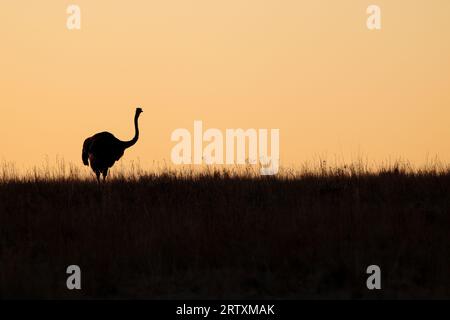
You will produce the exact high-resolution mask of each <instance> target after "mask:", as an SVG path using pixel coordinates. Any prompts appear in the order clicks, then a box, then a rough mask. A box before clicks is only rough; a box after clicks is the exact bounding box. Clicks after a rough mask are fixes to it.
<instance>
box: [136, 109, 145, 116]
mask: <svg viewBox="0 0 450 320" xmlns="http://www.w3.org/2000/svg"><path fill="white" fill-rule="evenodd" d="M142 112H144V110H142V109H141V108H136V116H139V115H140V114H141V113H142Z"/></svg>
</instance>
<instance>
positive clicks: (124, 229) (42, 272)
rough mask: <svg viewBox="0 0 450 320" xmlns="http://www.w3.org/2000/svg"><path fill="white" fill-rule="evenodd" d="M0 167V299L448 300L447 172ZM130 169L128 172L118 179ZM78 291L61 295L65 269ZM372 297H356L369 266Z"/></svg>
mask: <svg viewBox="0 0 450 320" xmlns="http://www.w3.org/2000/svg"><path fill="white" fill-rule="evenodd" d="M2 168H3V169H0V239H1V242H0V298H3V299H5V298H43V299H47V298H64V299H66V298H94V299H95V298H119V299H123V298H126V299H128V298H152V299H165V298H194V299H195V298H287V299H295V298H312V299H316V298H318V299H324V298H325V299H327V298H342V299H347V298H356V299H373V298H374V299H386V298H447V299H448V298H450V271H449V270H450V232H449V227H450V170H449V168H448V167H445V166H437V165H435V166H432V167H426V168H422V169H413V168H411V166H408V165H402V164H398V163H394V164H393V165H386V166H384V167H381V168H377V169H369V168H368V167H367V166H366V165H363V164H361V163H358V164H354V165H349V166H340V167H334V168H330V167H329V166H328V165H327V164H326V163H323V162H321V163H320V164H319V166H317V167H316V168H313V169H308V168H307V167H304V168H301V169H300V170H297V171H294V170H287V169H283V170H282V172H281V174H280V175H278V176H275V177H261V176H258V175H257V174H256V173H255V172H256V171H255V170H253V169H248V168H244V169H242V170H238V169H236V170H223V169H221V168H210V169H209V170H205V171H200V172H193V171H191V170H190V168H186V169H185V170H181V171H171V170H168V169H161V170H156V171H154V172H144V171H143V170H141V169H139V167H138V166H137V165H136V166H135V167H134V168H132V167H130V168H131V169H127V168H125V169H126V170H123V169H124V168H122V170H121V169H120V168H119V170H118V171H119V172H118V173H117V172H116V173H115V174H114V175H113V176H112V179H111V180H110V181H108V182H107V183H105V184H102V185H98V184H97V183H96V182H95V181H94V180H93V178H92V176H90V175H89V174H87V171H86V172H84V171H80V169H77V167H75V166H70V165H69V166H66V165H64V164H63V163H61V164H60V165H59V166H58V165H57V166H55V167H49V166H47V167H46V166H43V167H41V168H37V169H34V170H31V171H28V172H26V173H25V174H23V175H19V174H18V173H17V170H16V169H15V168H14V166H13V165H10V164H7V163H4V164H3V166H2ZM127 170H128V171H127ZM71 264H76V265H79V266H80V267H81V270H82V290H81V291H69V290H67V289H66V279H67V276H68V275H66V273H65V271H66V268H67V266H69V265H71ZM372 264H376V265H379V266H380V267H381V271H382V290H379V291H369V290H367V288H366V279H367V276H368V275H367V274H366V273H365V271H366V268H367V266H369V265H372Z"/></svg>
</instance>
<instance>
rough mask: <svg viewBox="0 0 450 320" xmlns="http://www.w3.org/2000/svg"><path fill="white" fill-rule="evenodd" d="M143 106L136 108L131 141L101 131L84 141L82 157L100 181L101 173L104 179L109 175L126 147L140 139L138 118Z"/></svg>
mask: <svg viewBox="0 0 450 320" xmlns="http://www.w3.org/2000/svg"><path fill="white" fill-rule="evenodd" d="M142 112H143V111H142V109H141V108H136V113H135V115H134V130H135V133H134V138H133V139H131V140H130V141H121V140H119V139H117V138H116V137H115V136H114V135H113V134H111V133H109V132H100V133H97V134H95V135H93V136H92V137H89V138H87V139H86V140H85V141H84V143H83V152H82V156H81V157H82V159H83V163H84V165H86V166H89V165H90V166H91V168H92V171H94V173H95V175H96V176H97V180H98V181H99V182H100V174H102V175H103V180H105V179H106V176H107V175H108V170H109V168H111V167H112V166H113V165H114V163H115V162H116V161H118V160H119V159H120V158H121V157H122V156H123V154H124V152H125V149H127V148H129V147H131V146H133V145H134V144H135V143H136V142H137V141H138V139H139V126H138V119H139V116H140V114H141V113H142Z"/></svg>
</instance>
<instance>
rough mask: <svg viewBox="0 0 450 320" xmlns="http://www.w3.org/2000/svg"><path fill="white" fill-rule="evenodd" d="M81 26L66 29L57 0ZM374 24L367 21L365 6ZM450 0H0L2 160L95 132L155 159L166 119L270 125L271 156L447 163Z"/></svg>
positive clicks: (71, 152)
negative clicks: (377, 19) (273, 136)
mask: <svg viewBox="0 0 450 320" xmlns="http://www.w3.org/2000/svg"><path fill="white" fill-rule="evenodd" d="M72 3H73V4H77V5H79V6H80V8H81V20H82V22H81V30H79V31H69V30H68V29H67V28H66V19H67V14H66V8H67V6H68V5H69V4H72ZM370 4H377V5H379V6H380V7H381V10H382V30H381V31H369V30H368V29H367V28H366V19H367V14H366V8H367V6H369V5H370ZM449 40H450V1H448V0H432V1H429V0H428V1H426V0H395V1H392V0H391V1H386V0H372V1H362V0H352V1H350V0H342V1H335V0H304V1H301V0H227V1H222V0H192V1H186V0H166V1H148V0H145V1H144V0H142V1H137V0H133V1H124V0H120V1H112V0H108V1H106V0H95V1H87V0H74V1H50V0H41V1H29V0H27V1H25V0H3V1H1V2H0V136H1V138H0V147H1V148H0V160H7V161H14V162H16V163H17V164H19V165H20V166H31V165H33V164H36V163H38V164H39V163H42V162H43V161H44V159H45V156H48V157H50V158H54V157H55V156H56V155H59V156H60V157H62V158H64V159H65V160H67V161H71V162H75V163H77V164H79V165H80V166H81V165H82V163H81V145H82V142H83V140H84V138H86V137H88V136H90V135H92V134H93V133H96V132H99V131H104V130H108V131H110V132H112V133H114V134H115V135H116V136H117V137H118V138H121V139H123V140H125V139H130V138H131V137H132V135H133V127H132V118H133V114H134V109H135V107H137V106H142V108H143V109H144V111H145V112H144V114H143V115H142V117H141V121H140V124H141V139H140V141H139V142H138V144H137V145H136V146H134V147H133V148H132V149H130V150H128V151H127V153H126V155H125V158H124V159H125V160H132V159H136V158H139V159H140V162H141V165H143V166H145V167H147V166H151V164H152V163H153V161H163V160H166V161H169V162H170V151H171V149H172V147H173V146H174V144H175V143H174V142H171V141H170V135H171V133H172V131H173V130H175V129H177V128H183V127H185V128H188V129H189V130H191V131H192V130H193V122H194V120H202V121H203V125H204V127H205V128H219V129H223V130H225V128H268V129H270V128H279V129H280V154H281V163H282V164H284V165H295V164H300V163H302V162H304V161H307V160H314V159H315V158H317V157H319V156H320V157H326V158H328V159H330V160H331V159H334V158H335V157H336V156H337V157H339V158H342V159H344V160H346V161H351V160H354V159H356V158H357V157H358V155H364V156H365V157H367V158H369V159H370V161H373V162H382V161H384V160H386V159H388V158H399V157H401V158H403V159H408V160H410V161H411V162H412V163H414V164H418V165H420V164H422V163H424V162H425V160H426V159H427V157H434V156H436V155H437V156H438V157H439V158H440V159H441V160H442V161H444V162H447V163H448V162H450V139H449V138H450V125H449V119H450V41H449Z"/></svg>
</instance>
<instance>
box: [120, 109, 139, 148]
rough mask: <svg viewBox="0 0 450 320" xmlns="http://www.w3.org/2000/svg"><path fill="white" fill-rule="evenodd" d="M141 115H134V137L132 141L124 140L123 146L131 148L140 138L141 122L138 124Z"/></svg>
mask: <svg viewBox="0 0 450 320" xmlns="http://www.w3.org/2000/svg"><path fill="white" fill-rule="evenodd" d="M138 119H139V115H137V114H136V115H135V116H134V137H133V139H131V140H130V141H124V142H123V146H124V148H125V149H126V148H129V147H131V146H133V145H134V144H135V143H136V142H137V141H138V139H139V124H138Z"/></svg>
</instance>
